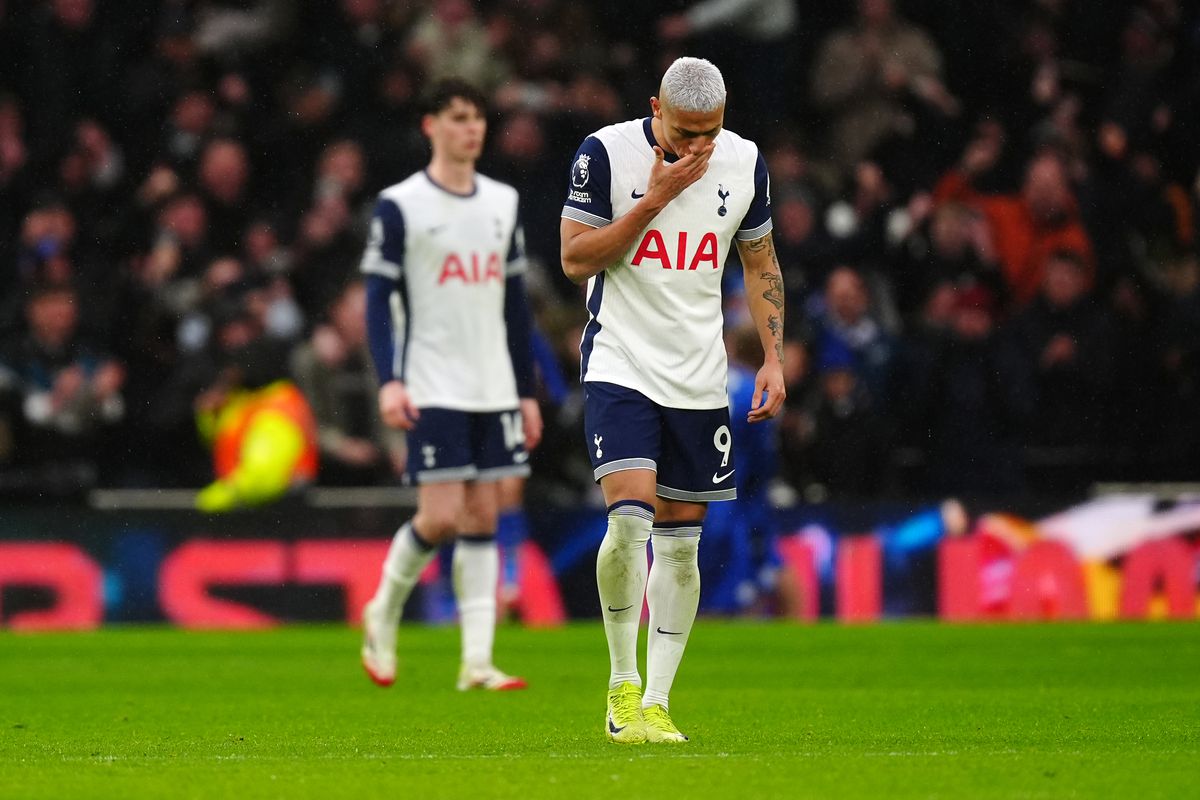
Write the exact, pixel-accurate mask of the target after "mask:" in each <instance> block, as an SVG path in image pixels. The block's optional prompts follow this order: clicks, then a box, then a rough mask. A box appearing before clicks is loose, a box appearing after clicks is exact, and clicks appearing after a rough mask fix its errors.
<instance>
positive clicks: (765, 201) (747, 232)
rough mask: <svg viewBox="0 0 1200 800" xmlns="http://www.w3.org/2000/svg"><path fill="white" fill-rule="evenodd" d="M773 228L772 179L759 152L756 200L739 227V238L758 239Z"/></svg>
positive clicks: (755, 178)
mask: <svg viewBox="0 0 1200 800" xmlns="http://www.w3.org/2000/svg"><path fill="white" fill-rule="evenodd" d="M771 228H772V224H771V178H770V176H769V175H768V174H767V162H766V159H764V158H763V156H762V153H761V152H759V154H758V162H757V163H756V164H755V165H754V199H753V200H751V201H750V208H749V209H747V211H746V216H744V217H742V224H741V225H739V226H738V231H737V238H738V240H739V241H743V242H746V241H751V240H753V239H758V238H761V237H763V236H766V235H767V234H768V233H770V232H771Z"/></svg>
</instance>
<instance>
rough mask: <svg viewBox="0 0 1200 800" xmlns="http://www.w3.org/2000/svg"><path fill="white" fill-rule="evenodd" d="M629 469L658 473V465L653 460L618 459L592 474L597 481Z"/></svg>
mask: <svg viewBox="0 0 1200 800" xmlns="http://www.w3.org/2000/svg"><path fill="white" fill-rule="evenodd" d="M628 469H649V470H653V471H654V472H658V464H657V463H656V462H655V461H654V459H652V458H618V459H617V460H616V461H609V462H608V463H607V464H601V465H600V466H598V467H596V469H595V471H594V472H593V473H592V474H593V475H594V476H595V479H596V481H599V480H600V479H601V478H603V477H604V476H605V475H611V474H612V473H614V472H624V471H625V470H628Z"/></svg>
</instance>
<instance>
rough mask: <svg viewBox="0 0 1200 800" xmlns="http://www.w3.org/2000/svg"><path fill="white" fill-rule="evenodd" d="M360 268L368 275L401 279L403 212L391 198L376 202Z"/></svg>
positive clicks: (402, 264) (402, 265) (402, 267)
mask: <svg viewBox="0 0 1200 800" xmlns="http://www.w3.org/2000/svg"><path fill="white" fill-rule="evenodd" d="M360 269H361V270H362V272H363V273H365V274H367V275H382V276H383V277H385V278H391V279H392V280H394V281H398V280H400V273H401V272H402V271H403V269H404V216H403V215H402V214H401V213H400V209H399V207H397V206H396V204H395V203H394V202H392V201H391V200H385V199H384V198H380V199H379V201H378V202H377V203H376V204H375V213H374V214H372V215H371V229H370V232H369V234H368V235H367V247H366V250H365V251H364V252H363V258H362V265H361V267H360Z"/></svg>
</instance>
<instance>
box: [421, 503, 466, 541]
mask: <svg viewBox="0 0 1200 800" xmlns="http://www.w3.org/2000/svg"><path fill="white" fill-rule="evenodd" d="M413 525H414V526H415V527H416V528H417V530H419V531H420V532H421V536H423V537H424V538H425V539H427V540H428V541H429V542H431V543H433V544H441V543H442V542H446V541H449V540H450V539H453V538H454V535H455V534H456V533H457V532H458V514H457V513H456V510H455V509H453V508H433V509H421V510H420V511H418V512H417V515H416V517H414V518H413Z"/></svg>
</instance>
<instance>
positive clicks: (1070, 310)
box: [1012, 250, 1115, 445]
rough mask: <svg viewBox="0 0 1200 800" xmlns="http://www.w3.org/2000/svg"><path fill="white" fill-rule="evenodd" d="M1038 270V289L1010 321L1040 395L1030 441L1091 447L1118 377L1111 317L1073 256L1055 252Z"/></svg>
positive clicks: (1104, 430)
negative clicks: (1093, 297) (1100, 303)
mask: <svg viewBox="0 0 1200 800" xmlns="http://www.w3.org/2000/svg"><path fill="white" fill-rule="evenodd" d="M1040 271H1041V273H1042V275H1043V278H1042V288H1041V291H1040V292H1039V293H1038V296H1037V297H1036V298H1035V299H1034V300H1033V302H1031V303H1030V304H1029V306H1028V307H1027V308H1026V309H1025V310H1024V311H1023V312H1021V313H1020V314H1019V315H1018V316H1017V317H1016V318H1014V319H1013V323H1012V333H1013V335H1014V336H1015V337H1016V341H1017V345H1018V346H1019V347H1020V348H1021V351H1022V352H1023V353H1024V356H1025V358H1026V359H1027V360H1028V363H1029V364H1030V365H1031V366H1032V368H1033V373H1034V381H1035V387H1036V391H1037V400H1038V413H1037V414H1036V415H1035V416H1034V417H1033V423H1034V424H1033V426H1032V430H1030V431H1029V437H1030V440H1031V441H1032V442H1034V443H1037V444H1043V445H1087V444H1096V443H1099V442H1100V441H1101V439H1102V438H1103V437H1105V436H1107V435H1108V425H1107V424H1106V423H1108V422H1109V419H1108V416H1107V414H1108V409H1109V405H1110V402H1111V396H1110V393H1111V388H1112V385H1113V381H1114V377H1115V376H1114V374H1113V369H1114V366H1115V352H1114V344H1113V340H1112V332H1113V326H1112V318H1111V314H1110V313H1109V312H1108V311H1107V310H1106V309H1105V308H1103V307H1102V306H1100V305H1099V304H1097V303H1096V302H1094V301H1093V299H1092V296H1091V294H1090V293H1089V291H1088V283H1089V280H1088V272H1087V266H1086V265H1085V264H1084V263H1083V261H1082V259H1081V258H1080V257H1079V255H1078V254H1077V253H1076V252H1075V251H1073V250H1057V251H1054V252H1053V253H1051V254H1050V255H1049V256H1047V259H1046V264H1045V266H1043V267H1042V268H1041V270H1040Z"/></svg>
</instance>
